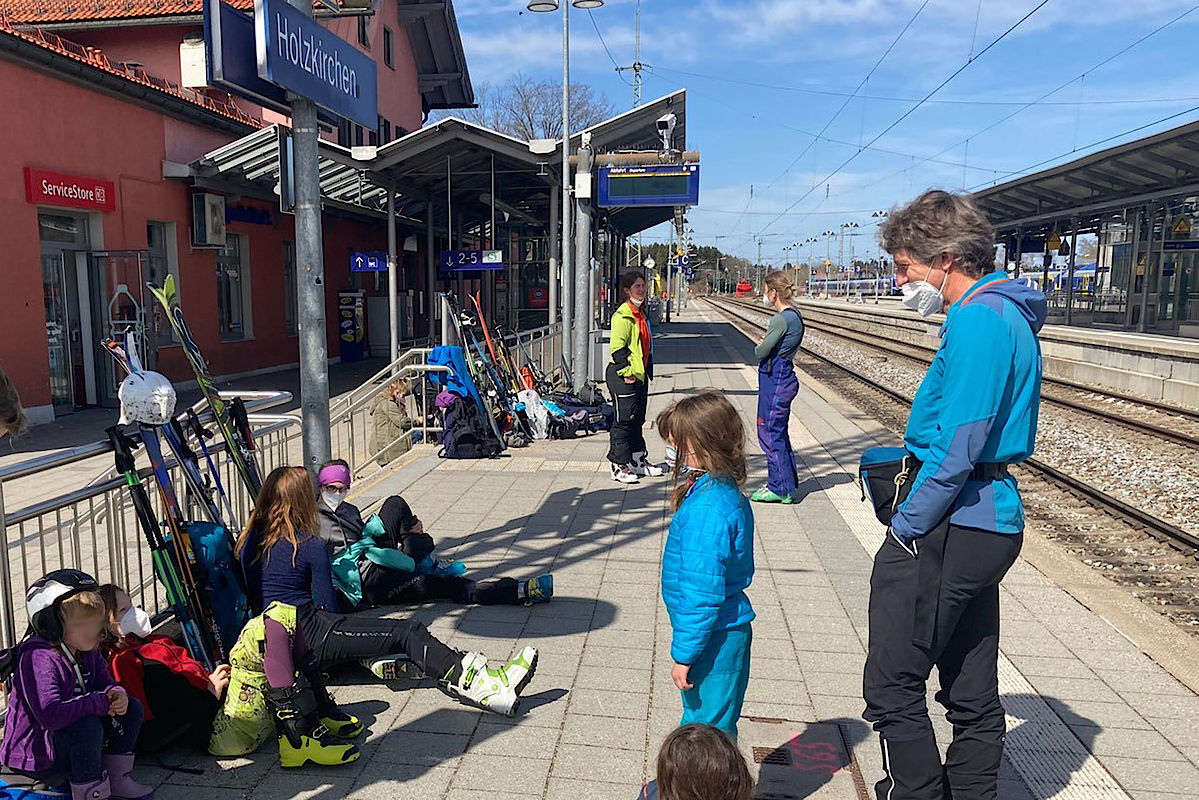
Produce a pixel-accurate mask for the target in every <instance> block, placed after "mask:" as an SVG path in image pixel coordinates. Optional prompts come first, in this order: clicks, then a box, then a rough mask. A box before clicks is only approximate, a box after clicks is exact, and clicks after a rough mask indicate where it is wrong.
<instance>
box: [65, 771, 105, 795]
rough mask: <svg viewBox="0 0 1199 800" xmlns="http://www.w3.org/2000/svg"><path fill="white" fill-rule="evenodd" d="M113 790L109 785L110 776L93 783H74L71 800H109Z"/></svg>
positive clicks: (102, 777)
mask: <svg viewBox="0 0 1199 800" xmlns="http://www.w3.org/2000/svg"><path fill="white" fill-rule="evenodd" d="M110 797H112V790H111V789H110V788H109V785H108V776H107V775H103V776H101V778H100V779H99V780H97V781H92V782H91V783H72V784H71V800H108V798H110Z"/></svg>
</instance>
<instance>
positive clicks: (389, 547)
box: [317, 459, 554, 608]
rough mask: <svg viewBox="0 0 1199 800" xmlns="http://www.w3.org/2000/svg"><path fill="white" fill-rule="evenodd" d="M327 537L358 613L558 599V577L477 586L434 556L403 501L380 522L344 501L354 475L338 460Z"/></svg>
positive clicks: (325, 485) (390, 501) (324, 524)
mask: <svg viewBox="0 0 1199 800" xmlns="http://www.w3.org/2000/svg"><path fill="white" fill-rule="evenodd" d="M317 481H318V483H319V484H320V493H321V496H320V501H319V502H318V503H317V507H318V508H319V510H320V514H321V538H322V539H323V540H324V542H325V545H326V548H327V549H328V550H329V557H330V558H331V559H332V563H333V584H334V586H336V587H337V588H338V590H340V591H341V593H342V595H343V596H344V597H345V598H346V600H347V601H348V602H349V604H350V606H351V607H353V608H360V607H371V606H386V605H407V604H415V603H424V602H428V601H430V600H452V601H454V602H456V603H463V604H465V605H481V606H488V605H533V604H534V603H545V602H548V601H549V600H550V599H551V598H552V597H553V596H554V576H553V575H550V574H545V575H540V576H538V577H536V578H531V579H529V580H517V579H516V578H507V577H505V578H496V579H494V580H490V581H483V582H478V583H477V582H475V581H473V580H471V579H470V578H467V577H465V576H464V573H465V572H466V568H465V566H463V565H462V564H458V563H453V562H442V561H439V560H437V559H436V558H434V557H433V551H434V549H435V548H436V544H435V543H434V541H433V537H432V536H430V535H429V534H427V533H425V528H424V524H423V523H422V522H421V521H420V519H419V518H418V517H417V516H416V515H415V514H413V513H412V509H411V508H410V507H409V506H408V503H407V502H406V501H405V500H404V498H402V497H400V496H399V495H393V496H391V497H389V498H387V499H386V500H385V501H383V506H382V508H380V509H379V513H378V514H377V515H373V516H372V517H371V518H370V519H369V520H367V521H365V522H364V521H363V520H362V512H361V511H360V510H359V509H358V507H357V506H355V505H354V504H352V503H350V502H347V501H346V499H345V497H346V493H347V492H348V491H349V488H350V468H349V465H347V464H346V462H345V461H343V460H341V459H335V460H333V461H328V462H326V463H325V464H323V465H322V466H321V469H320V472H319V473H318V478H317Z"/></svg>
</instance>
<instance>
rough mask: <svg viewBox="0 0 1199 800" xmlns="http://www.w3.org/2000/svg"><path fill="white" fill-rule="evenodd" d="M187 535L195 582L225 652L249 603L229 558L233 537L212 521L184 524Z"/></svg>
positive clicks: (242, 622) (243, 623) (246, 616)
mask: <svg viewBox="0 0 1199 800" xmlns="http://www.w3.org/2000/svg"><path fill="white" fill-rule="evenodd" d="M187 536H188V538H189V539H191V546H192V552H194V553H195V555H196V564H195V567H193V569H195V571H196V575H195V578H196V582H197V583H198V584H200V585H201V586H202V587H203V592H204V594H205V596H206V598H207V600H208V607H209V608H211V609H212V618H213V622H215V623H216V627H217V632H218V633H220V636H221V642H222V643H223V644H224V646H225V651H226V653H228V651H229V650H231V649H232V648H233V643H234V642H236V641H237V637H238V636H240V635H241V629H242V628H244V627H245V626H246V622H247V621H249V619H250V604H249V603H248V602H247V600H246V592H245V589H243V588H242V583H241V573H240V572H239V571H238V568H237V566H236V564H235V563H234V559H233V539H232V537H231V536H230V535H229V531H228V530H226V529H225V528H224V527H223V526H221V525H217V524H215V523H212V522H191V523H188V525H187Z"/></svg>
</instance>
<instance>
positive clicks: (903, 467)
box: [858, 447, 920, 525]
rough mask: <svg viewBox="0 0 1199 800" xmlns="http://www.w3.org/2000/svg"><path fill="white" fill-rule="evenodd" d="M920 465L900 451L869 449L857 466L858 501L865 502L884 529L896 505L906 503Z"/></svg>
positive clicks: (897, 448)
mask: <svg viewBox="0 0 1199 800" xmlns="http://www.w3.org/2000/svg"><path fill="white" fill-rule="evenodd" d="M919 471H920V461H919V460H918V459H917V458H916V457H915V456H914V455H912V454H911V453H909V452H908V451H907V450H905V449H904V448H902V447H871V448H870V449H868V450H866V451H865V452H864V453H862V458H861V460H860V461H859V462H858V486H859V487H860V488H861V490H862V499H863V500H866V499H867V498H869V500H870V504H871V505H873V506H874V516H876V517H878V521H879V522H881V523H883V524H884V525H890V524H891V517H892V516H893V515H894V514H895V509H897V508H899V505H900V503H902V502H903V501H904V500H906V499H907V496H908V493H909V492H910V491H911V490H912V482H913V481H914V480H915V479H916V473H917V472H919Z"/></svg>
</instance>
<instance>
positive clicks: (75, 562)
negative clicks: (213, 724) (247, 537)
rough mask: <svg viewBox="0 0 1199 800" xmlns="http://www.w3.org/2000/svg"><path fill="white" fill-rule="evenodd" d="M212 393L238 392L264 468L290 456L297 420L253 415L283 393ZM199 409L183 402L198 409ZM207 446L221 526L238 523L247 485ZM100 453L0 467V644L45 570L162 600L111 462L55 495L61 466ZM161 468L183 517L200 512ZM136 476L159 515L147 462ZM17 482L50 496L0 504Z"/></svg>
mask: <svg viewBox="0 0 1199 800" xmlns="http://www.w3.org/2000/svg"><path fill="white" fill-rule="evenodd" d="M222 396H225V397H229V398H232V397H234V396H237V397H241V398H242V399H243V400H244V401H245V403H246V408H247V410H249V411H250V412H251V413H250V423H251V426H252V427H253V428H254V440H255V444H256V447H257V450H258V462H259V466H260V467H261V469H262V470H263V473H264V474H265V473H267V472H269V471H270V470H272V469H274V468H275V467H277V466H281V465H284V464H288V463H293V462H294V461H295V458H294V456H293V454H292V453H291V449H292V448H291V443H292V442H293V440H296V439H298V438H299V422H300V420H299V418H298V417H295V416H291V415H282V414H263V413H260V412H261V411H262V410H264V409H267V408H272V407H275V406H277V405H280V404H282V403H286V402H288V401H290V400H291V393H290V392H237V393H236V394H234V393H228V394H226V393H222ZM200 405H201V404H199V403H197V404H196V406H193V409H194V410H196V411H197V412H198V413H199V412H201V409H200ZM200 416H201V419H202V420H206V421H211V419H212V415H211V413H210V412H209V413H207V414H204V413H201V414H200ZM208 447H209V452H210V453H211V454H212V457H213V459H214V461H215V462H216V466H217V474H218V475H219V476H220V479H221V483H222V485H223V486H224V488H225V491H226V492H227V493H228V495H229V500H230V503H231V505H232V507H233V510H234V512H235V513H236V514H237V519H236V520H227V522H228V523H229V524H230V525H233V526H235V525H240V524H241V522H243V521H244V520H245V519H246V518H247V517H248V515H249V512H250V509H251V507H252V499H251V497H250V494H249V491H248V490H247V489H246V487H245V486H244V485H243V484H242V482H241V480H240V479H239V478H238V475H237V473H236V471H235V469H234V466H233V464H232V461H231V460H230V458H229V457H228V452H227V450H226V445H225V443H224V442H222V441H219V440H216V441H215V442H213V443H210V444H209V445H208ZM106 453H107V454H111V453H112V447H111V445H110V443H109V442H107V441H105V442H95V443H93V444H89V445H83V446H80V447H72V448H68V449H65V450H60V451H57V452H54V453H49V454H47V455H42V456H36V457H34V458H30V459H27V460H25V461H22V462H19V463H16V464H11V465H9V466H6V467H3V468H0V523H2V527H3V529H4V538H5V550H4V553H3V555H2V556H0V598H3V600H4V605H3V608H0V647H8V646H10V645H12V644H14V643H16V641H18V640H19V639H20V637H21V635H22V633H23V632H24V630H25V626H24V624H20V625H18V622H17V620H18V619H22V618H23V617H24V609H25V587H27V586H28V585H29V584H30V583H32V582H33V581H34V580H36V579H37V578H39V577H41V576H42V575H44V574H45V573H47V572H49V571H51V570H55V569H62V568H68V567H70V568H75V569H81V570H84V571H85V572H88V573H89V574H91V575H93V576H95V578H96V579H97V580H98V581H100V582H101V583H109V582H111V583H116V584H118V585H120V586H122V587H124V588H125V589H126V590H127V591H128V592H129V594H130V596H131V597H132V598H133V599H134V601H135V602H136V603H138V604H140V605H142V606H143V607H145V608H146V610H147V611H148V612H150V613H151V614H157V613H159V612H161V611H162V610H163V609H164V608H165V606H166V601H165V597H164V595H163V593H162V590H161V587H160V586H159V584H158V583H157V581H156V580H155V578H154V571H153V565H152V562H151V556H150V552H149V547H148V546H147V544H146V540H145V537H144V534H143V532H142V530H141V528H140V525H139V523H138V519H137V514H136V512H135V510H134V506H133V500H132V495H131V493H130V491H129V489H128V486H127V482H126V480H125V477H124V476H123V475H120V474H118V473H117V472H116V469H115V466H114V467H110V468H108V469H107V470H106V471H105V472H103V473H101V474H99V475H98V476H97V477H95V478H93V479H92V480H90V481H87V482H86V483H85V485H82V486H81V487H80V488H75V489H70V490H65V491H64V489H65V487H63V486H62V484H64V483H65V484H70V483H71V482H72V480H73V476H72V475H71V472H70V470H66V469H64V468H66V467H69V466H70V465H72V464H77V463H79V462H81V461H84V460H86V459H89V458H94V457H97V456H103V455H104V454H106ZM138 457H139V462H140V463H145V461H144V459H145V455H144V450H143V449H139V451H138ZM166 464H167V469H168V471H169V472H170V474H171V478H172V483H173V485H174V486H176V487H179V492H178V494H179V500H180V502H181V503H183V504H185V512H186V514H187V516H188V518H189V519H201V518H203V514H202V512H201V511H200V510H199V507H198V505H197V502H198V498H195V497H191V496H190V494H189V493H188V492H185V491H182V487H184V486H185V481H184V478H183V475H182V473H181V470H180V468H179V466H178V465H177V464H176V463H175V461H174V459H173V458H171V457H169V456H168V457H167V459H166ZM138 474H139V475H140V476H141V477H142V479H143V480H144V481H145V482H146V488H147V491H148V492H149V494H150V497H151V502H152V504H153V505H154V509H155V515H156V517H157V518H158V519H164V518H165V517H166V509H165V506H164V504H163V500H162V496H161V494H160V493H159V492H158V491H156V490H155V488H154V486H155V484H154V478H153V471H152V470H151V468H150V467H148V466H144V467H143V466H139V468H138ZM21 480H26V481H30V480H32V481H37V482H38V486H37V487H36V488H40V487H41V486H46V487H49V489H48V491H47V492H46V494H48V495H51V496H48V497H46V498H45V499H41V500H37V501H36V502H32V503H31V504H29V505H26V506H24V507H22V508H16V509H9V508H7V507H6V505H5V494H4V489H5V486H6V485H8V486H10V487H11V486H13V485H14V484H16V482H17V481H21ZM80 483H83V481H80ZM22 488H24V489H26V490H28V488H29V487H28V486H26V487H22ZM35 490H36V489H35ZM234 533H235V534H236V533H237V531H234Z"/></svg>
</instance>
